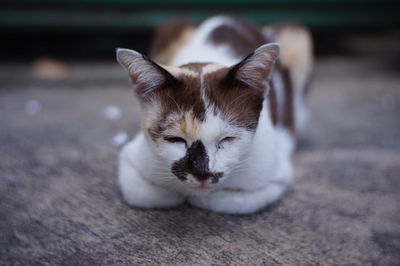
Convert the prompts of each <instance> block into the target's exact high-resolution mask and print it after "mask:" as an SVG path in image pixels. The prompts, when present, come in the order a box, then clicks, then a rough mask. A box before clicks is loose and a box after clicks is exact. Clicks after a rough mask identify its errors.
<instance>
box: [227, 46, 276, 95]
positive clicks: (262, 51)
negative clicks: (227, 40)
mask: <svg viewBox="0 0 400 266" xmlns="http://www.w3.org/2000/svg"><path fill="white" fill-rule="evenodd" d="M279 50H280V48H279V44H277V43H269V44H265V45H262V46H260V47H259V48H257V49H256V50H255V51H254V52H253V53H251V54H250V55H248V56H247V57H246V58H245V59H243V60H242V61H241V62H240V63H238V64H236V65H234V66H233V67H232V69H231V70H230V72H229V76H228V77H229V79H231V80H232V79H233V80H236V81H239V82H240V83H243V84H244V85H246V86H248V87H250V88H252V89H254V90H256V92H257V93H261V95H263V94H264V92H265V90H266V88H267V82H268V81H269V79H270V76H271V72H272V69H273V67H274V64H275V62H276V60H277V59H278V56H279Z"/></svg>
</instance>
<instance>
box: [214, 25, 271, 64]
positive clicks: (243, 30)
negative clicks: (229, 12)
mask: <svg viewBox="0 0 400 266" xmlns="http://www.w3.org/2000/svg"><path fill="white" fill-rule="evenodd" d="M208 39H209V40H210V41H211V42H213V43H214V44H216V45H221V44H224V45H228V46H229V47H230V48H231V49H232V52H233V53H234V54H235V55H236V56H238V57H243V58H244V57H245V56H247V55H248V54H250V53H251V52H253V51H254V50H255V49H256V48H257V47H259V46H261V45H263V44H264V43H266V40H265V38H264V36H263V35H262V33H261V32H260V31H259V30H258V29H257V28H256V27H254V26H252V25H250V24H248V23H245V22H243V21H241V20H239V19H229V21H228V22H227V23H225V24H222V25H220V26H218V27H216V28H215V29H214V30H213V31H212V32H211V33H210V36H209V38H208Z"/></svg>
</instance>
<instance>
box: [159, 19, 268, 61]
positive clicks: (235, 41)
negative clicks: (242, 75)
mask: <svg viewBox="0 0 400 266" xmlns="http://www.w3.org/2000/svg"><path fill="white" fill-rule="evenodd" d="M173 24H174V23H172V24H170V25H168V26H166V27H165V29H164V30H163V29H161V30H160V31H159V33H158V34H157V35H156V38H155V39H156V43H164V46H160V47H159V49H158V50H157V49H153V52H152V54H153V59H154V60H155V61H158V62H160V63H163V64H166V65H175V66H180V65H184V64H188V63H194V62H196V63H209V62H213V63H218V64H221V65H225V66H231V65H233V64H236V63H238V62H239V61H240V60H242V59H243V58H244V57H246V56H247V55H249V54H250V53H251V52H253V51H254V50H255V49H256V48H257V47H259V46H261V45H262V44H264V43H266V39H265V37H264V36H263V34H262V33H261V32H260V31H259V29H258V28H256V27H254V26H252V25H250V24H248V23H246V22H244V21H241V20H239V19H236V18H232V17H227V16H216V17H212V18H210V19H207V20H206V21H204V22H203V23H202V24H201V25H199V26H198V27H194V26H193V24H189V23H186V24H182V22H178V21H177V22H175V28H174V29H175V32H174V33H173V34H172V33H171V34H170V35H169V36H170V37H169V40H168V38H166V36H165V37H163V36H162V35H165V34H161V33H162V32H166V29H167V27H168V28H171V27H172V25H173ZM171 36H175V38H173V39H171ZM171 47H173V50H174V55H173V56H170V57H169V58H168V60H164V59H163V58H162V56H160V55H162V54H165V52H164V53H163V51H167V50H171Z"/></svg>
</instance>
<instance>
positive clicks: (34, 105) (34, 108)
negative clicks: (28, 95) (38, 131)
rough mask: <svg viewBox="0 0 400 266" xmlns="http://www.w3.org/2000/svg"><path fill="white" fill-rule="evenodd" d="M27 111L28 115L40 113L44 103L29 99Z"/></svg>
mask: <svg viewBox="0 0 400 266" xmlns="http://www.w3.org/2000/svg"><path fill="white" fill-rule="evenodd" d="M25 112H26V113H27V114H28V115H32V116H33V115H38V114H40V113H41V112H42V104H41V103H40V102H38V101H36V100H29V101H27V102H26V103H25Z"/></svg>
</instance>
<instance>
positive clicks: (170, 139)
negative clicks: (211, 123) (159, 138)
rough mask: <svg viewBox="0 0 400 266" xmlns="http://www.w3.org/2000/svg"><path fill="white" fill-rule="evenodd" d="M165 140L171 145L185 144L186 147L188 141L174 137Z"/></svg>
mask: <svg viewBox="0 0 400 266" xmlns="http://www.w3.org/2000/svg"><path fill="white" fill-rule="evenodd" d="M164 140H166V141H168V142H170V143H183V144H185V145H186V140H184V139H183V138H181V137H174V136H172V137H171V136H169V137H164Z"/></svg>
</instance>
